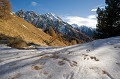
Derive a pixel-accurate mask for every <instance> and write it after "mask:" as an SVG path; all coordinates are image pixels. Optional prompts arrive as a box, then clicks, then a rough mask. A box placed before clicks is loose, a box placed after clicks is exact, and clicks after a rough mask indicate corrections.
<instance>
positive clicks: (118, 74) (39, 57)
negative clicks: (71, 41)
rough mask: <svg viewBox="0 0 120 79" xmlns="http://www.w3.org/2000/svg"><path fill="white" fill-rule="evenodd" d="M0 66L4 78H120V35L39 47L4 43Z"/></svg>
mask: <svg viewBox="0 0 120 79" xmlns="http://www.w3.org/2000/svg"><path fill="white" fill-rule="evenodd" d="M6 49H7V50H6ZM0 68H1V69H0V79H120V36H118V37H112V38H108V39H100V40H95V41H93V42H89V43H85V44H83V45H74V46H68V47H61V48H54V47H37V50H36V49H31V50H18V49H12V48H10V47H7V46H5V45H0Z"/></svg>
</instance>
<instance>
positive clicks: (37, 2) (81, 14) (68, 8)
mask: <svg viewBox="0 0 120 79" xmlns="http://www.w3.org/2000/svg"><path fill="white" fill-rule="evenodd" d="M10 3H11V5H12V11H13V12H16V11H18V10H20V9H23V10H25V11H28V10H33V11H35V12H37V13H40V14H44V13H48V12H49V13H50V12H51V13H54V14H56V15H58V16H60V17H61V18H62V19H63V20H64V21H66V22H68V23H70V24H73V23H75V24H78V25H87V24H88V25H87V26H90V27H95V23H96V22H95V15H96V12H95V10H96V8H97V7H104V5H105V3H104V0H10ZM75 20H76V21H75ZM91 22H94V24H90V23H91ZM82 23H83V24H82Z"/></svg>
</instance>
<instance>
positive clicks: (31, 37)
mask: <svg viewBox="0 0 120 79" xmlns="http://www.w3.org/2000/svg"><path fill="white" fill-rule="evenodd" d="M0 34H4V35H6V36H10V37H20V38H22V39H23V40H24V41H26V42H27V43H34V44H38V45H41V46H47V45H48V44H49V42H50V44H49V45H51V46H65V44H64V43H62V42H60V41H58V40H57V39H56V40H54V41H52V40H53V38H52V37H51V36H49V35H48V34H46V33H44V32H43V31H42V30H41V29H38V28H36V27H35V26H33V25H32V24H30V23H28V22H26V21H25V20H23V19H22V18H19V17H17V16H16V15H14V14H13V13H10V18H9V19H7V20H4V19H0ZM51 41H52V42H51Z"/></svg>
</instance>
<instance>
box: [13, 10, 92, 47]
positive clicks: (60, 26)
mask: <svg viewBox="0 0 120 79" xmlns="http://www.w3.org/2000/svg"><path fill="white" fill-rule="evenodd" d="M15 14H16V15H17V16H19V17H21V18H23V19H24V20H26V21H27V22H29V23H31V24H33V25H34V26H36V27H37V28H41V29H42V30H43V31H44V32H46V33H48V34H49V29H50V28H52V29H53V30H54V32H55V33H56V35H57V37H56V38H58V39H59V40H60V39H62V40H65V41H62V42H63V43H65V44H67V45H71V43H72V42H73V41H75V42H76V43H77V44H78V43H83V42H88V41H91V40H92V39H91V38H90V37H89V36H87V35H85V34H84V33H82V32H81V31H78V30H76V29H74V28H73V27H72V26H71V25H70V24H68V23H67V22H64V21H63V20H62V19H61V18H60V17H58V16H56V15H55V14H53V13H46V14H37V13H35V12H34V11H23V10H19V11H17V12H16V13H15ZM59 37H60V38H59ZM66 42H67V43H66Z"/></svg>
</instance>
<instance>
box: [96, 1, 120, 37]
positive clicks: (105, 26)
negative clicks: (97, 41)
mask: <svg viewBox="0 0 120 79" xmlns="http://www.w3.org/2000/svg"><path fill="white" fill-rule="evenodd" d="M105 3H106V7H105V9H100V8H98V9H97V14H98V17H97V19H98V24H97V29H96V30H97V32H98V33H97V35H96V36H97V37H98V38H107V37H112V36H118V35H120V0H106V1H105Z"/></svg>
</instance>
